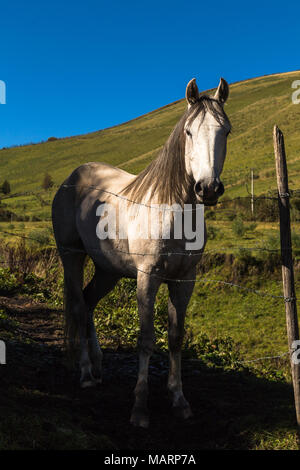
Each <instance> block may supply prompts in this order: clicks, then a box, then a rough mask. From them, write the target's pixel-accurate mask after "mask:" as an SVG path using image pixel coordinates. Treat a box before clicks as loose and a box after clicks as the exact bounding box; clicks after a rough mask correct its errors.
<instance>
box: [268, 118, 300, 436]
mask: <svg viewBox="0 0 300 470" xmlns="http://www.w3.org/2000/svg"><path fill="white" fill-rule="evenodd" d="M273 140H274V152H275V162H276V173H277V187H278V204H279V217H280V245H281V263H282V283H283V295H284V300H285V313H286V326H287V335H288V346H289V352H290V361H291V371H292V379H293V387H294V397H295V407H296V417H297V424H298V428H299V429H300V364H295V363H294V362H293V360H292V354H293V347H292V344H293V342H294V341H296V340H299V327H298V318H297V305H296V295H295V285H294V268H293V258H292V241H291V223H290V203H289V188H288V173H287V165H286V155H285V148H284V138H283V134H282V132H281V130H280V129H279V128H278V127H277V126H274V131H273Z"/></svg>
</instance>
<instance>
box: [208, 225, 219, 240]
mask: <svg viewBox="0 0 300 470" xmlns="http://www.w3.org/2000/svg"><path fill="white" fill-rule="evenodd" d="M206 230H207V238H208V240H214V239H215V238H217V236H218V233H219V231H220V229H218V228H216V227H213V226H212V225H209V226H208V227H207V229H206Z"/></svg>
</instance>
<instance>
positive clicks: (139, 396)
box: [130, 272, 161, 428]
mask: <svg viewBox="0 0 300 470" xmlns="http://www.w3.org/2000/svg"><path fill="white" fill-rule="evenodd" d="M137 282H138V284H137V301H138V311H139V317H140V334H139V338H138V349H139V372H138V380H137V384H136V387H135V390H134V393H135V403H134V406H133V409H132V412H131V418H130V422H131V423H132V424H133V425H135V426H141V427H144V428H146V427H148V423H149V418H148V408H147V397H148V368H149V360H150V357H151V354H152V352H153V348H154V343H155V336H154V318H153V310H154V302H155V297H156V293H157V290H158V288H159V285H160V283H161V281H159V280H158V279H156V278H154V277H150V276H149V275H146V274H144V273H141V272H139V274H138V278H137Z"/></svg>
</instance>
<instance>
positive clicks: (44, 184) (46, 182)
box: [42, 173, 54, 190]
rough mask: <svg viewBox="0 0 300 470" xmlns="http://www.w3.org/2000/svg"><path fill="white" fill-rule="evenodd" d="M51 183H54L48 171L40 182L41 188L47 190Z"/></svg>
mask: <svg viewBox="0 0 300 470" xmlns="http://www.w3.org/2000/svg"><path fill="white" fill-rule="evenodd" d="M53 185H54V182H53V180H52V177H51V176H50V175H49V174H48V173H45V176H44V179H43V182H42V188H43V189H45V190H47V189H50V188H52V186H53Z"/></svg>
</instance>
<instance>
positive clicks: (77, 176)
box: [52, 162, 135, 247]
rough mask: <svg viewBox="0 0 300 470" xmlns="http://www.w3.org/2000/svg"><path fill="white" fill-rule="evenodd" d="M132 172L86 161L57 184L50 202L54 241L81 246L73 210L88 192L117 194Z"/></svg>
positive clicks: (128, 180)
mask: <svg viewBox="0 0 300 470" xmlns="http://www.w3.org/2000/svg"><path fill="white" fill-rule="evenodd" d="M134 177H135V176H134V175H131V174H130V173H127V172H126V171H124V170H121V169H120V168H116V167H113V166H111V165H109V164H107V163H100V162H89V163H85V164H83V165H80V166H79V167H77V168H76V169H75V170H74V171H73V172H72V173H71V174H70V175H69V176H68V177H67V178H66V180H65V181H64V182H63V183H62V185H61V186H60V187H59V189H58V191H57V193H56V195H55V197H54V199H53V203H52V223H53V230H54V234H55V238H56V242H57V244H60V245H64V246H76V247H79V246H82V243H81V239H80V236H79V234H78V230H77V224H76V213H77V211H78V208H79V207H80V205H81V203H82V201H83V200H84V199H86V197H87V196H88V195H89V193H91V192H93V191H95V189H97V190H102V191H104V192H105V191H108V192H111V193H119V192H120V191H121V190H122V189H123V188H124V187H125V186H126V185H127V184H129V183H130V182H131V181H132V179H133V178H134Z"/></svg>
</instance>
